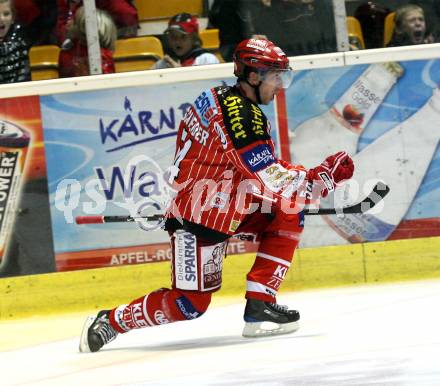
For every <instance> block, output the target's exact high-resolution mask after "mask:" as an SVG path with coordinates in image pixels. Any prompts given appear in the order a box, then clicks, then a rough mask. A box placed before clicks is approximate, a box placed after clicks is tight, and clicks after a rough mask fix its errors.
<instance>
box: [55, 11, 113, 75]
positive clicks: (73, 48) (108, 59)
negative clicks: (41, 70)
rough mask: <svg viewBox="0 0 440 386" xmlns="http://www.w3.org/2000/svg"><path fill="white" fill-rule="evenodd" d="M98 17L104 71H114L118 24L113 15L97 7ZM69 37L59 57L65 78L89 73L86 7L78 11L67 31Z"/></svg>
mask: <svg viewBox="0 0 440 386" xmlns="http://www.w3.org/2000/svg"><path fill="white" fill-rule="evenodd" d="M96 18H97V22H98V36H99V45H100V47H101V64H102V73H103V74H110V73H114V72H115V66H114V62H113V51H114V47H115V41H116V26H115V23H114V22H113V20H112V18H111V16H110V15H109V14H108V13H107V12H105V11H102V10H100V9H97V10H96ZM67 37H68V40H67V41H68V42H69V44H65V45H64V46H63V48H62V50H61V52H60V57H59V68H60V76H61V77H64V78H65V77H72V76H85V75H89V63H88V51H87V39H86V20H85V12H84V7H81V8H79V9H78V10H77V11H76V13H75V17H74V19H73V23H72V25H71V26H70V27H69V29H68V31H67Z"/></svg>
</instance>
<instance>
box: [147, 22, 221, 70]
mask: <svg viewBox="0 0 440 386" xmlns="http://www.w3.org/2000/svg"><path fill="white" fill-rule="evenodd" d="M164 34H165V37H166V39H167V43H168V47H169V49H170V51H171V52H170V55H165V56H164V57H163V59H161V60H159V61H158V62H156V63H155V64H154V65H153V66H152V67H151V68H152V69H159V68H172V67H186V66H200V65H204V64H216V63H219V60H218V59H217V57H216V56H215V55H214V54H211V53H209V52H207V51H205V50H204V49H203V48H202V47H201V45H202V42H201V40H200V36H199V23H198V21H197V18H196V17H195V16H191V15H190V14H188V13H179V14H177V15H175V16H173V17H172V18H171V19H170V21H169V22H168V28H167V29H166V30H165V32H164Z"/></svg>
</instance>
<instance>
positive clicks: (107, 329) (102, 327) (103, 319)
mask: <svg viewBox="0 0 440 386" xmlns="http://www.w3.org/2000/svg"><path fill="white" fill-rule="evenodd" d="M109 314H110V311H106V310H104V311H99V312H98V315H96V316H95V315H90V316H89V317H87V319H86V321H85V323H84V326H83V330H82V332H81V339H80V342H79V351H80V352H96V351H99V350H100V349H101V348H102V347H103V346H104V345H105V344H107V343H109V342H111V341H112V340H114V339H116V336H117V335H118V333H117V331H115V329H114V328H113V327H112V326H111V325H110V321H109Z"/></svg>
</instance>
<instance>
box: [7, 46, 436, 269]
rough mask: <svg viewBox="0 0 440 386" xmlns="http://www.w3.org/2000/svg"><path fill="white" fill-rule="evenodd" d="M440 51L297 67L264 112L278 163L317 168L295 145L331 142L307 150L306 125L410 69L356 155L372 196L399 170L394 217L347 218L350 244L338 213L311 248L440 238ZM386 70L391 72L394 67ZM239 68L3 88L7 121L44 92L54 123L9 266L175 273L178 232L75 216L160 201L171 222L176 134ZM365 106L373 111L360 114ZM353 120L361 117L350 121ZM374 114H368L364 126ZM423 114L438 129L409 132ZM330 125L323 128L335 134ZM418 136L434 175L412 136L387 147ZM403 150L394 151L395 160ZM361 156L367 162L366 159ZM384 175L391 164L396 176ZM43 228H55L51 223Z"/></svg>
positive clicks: (308, 233)
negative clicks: (24, 100) (83, 221)
mask: <svg viewBox="0 0 440 386" xmlns="http://www.w3.org/2000/svg"><path fill="white" fill-rule="evenodd" d="M439 48H440V45H425V46H418V47H411V48H408V47H397V48H394V49H390V50H383V49H380V50H368V51H362V52H355V53H354V52H348V53H332V54H323V55H311V56H304V57H298V58H290V62H291V65H292V67H293V69H294V70H295V80H294V86H292V87H290V88H289V89H288V90H286V92H285V93H281V94H280V95H279V96H278V97H277V99H276V101H275V103H273V104H270V105H269V106H263V111H264V113H265V114H266V115H267V116H268V119H269V121H270V122H271V126H272V129H273V130H272V133H273V137H274V142H275V145H276V148H277V153H278V154H281V158H283V159H285V160H287V161H290V160H292V161H293V162H295V163H300V164H304V165H306V166H307V162H303V161H307V160H306V159H299V160H298V161H299V162H296V161H295V159H294V158H295V153H297V152H296V151H295V148H294V146H295V144H299V145H298V146H299V147H301V148H303V149H306V150H305V151H306V153H307V152H309V150H310V149H312V148H317V147H318V146H317V145H319V143H316V142H313V141H309V140H306V141H300V140H299V136H300V132H301V127H303V128H304V124H305V123H307V122H310V120H313V119H315V118H319V117H321V116H322V114H324V113H326V111H333V110H334V108H333V107H334V106H335V105H336V104H337V103H336V102H337V101H338V100H340V98H341V95H345V94H346V92H348V91H347V90H351V89H352V88H353V87H355V85H357V84H358V82H360V81H359V79H361V78H362V79H364V78H365V76H364V75H363V74H364V72H365V71H366V70H368V69H369V68H370V67H382V65H383V64H385V65H387V63H388V62H387V61H389V60H393V61H399V63H400V65H401V66H402V68H403V74H404V75H403V76H402V75H401V74H400V77H399V79H398V80H397V79H396V82H394V83H393V82H392V83H390V88H389V89H388V91H387V92H385V93H384V94H385V97H384V99H383V100H380V101H379V102H377V103H376V104H377V109H373V110H374V111H373V110H372V111H371V114H370V115H371V116H374V118H371V116H370V120H369V121H370V123H369V124H368V123H367V122H366V121H365V125H364V126H365V133H364V134H363V135H362V136H361V137H360V138H358V139H356V140H355V141H354V142H353V141H351V140H350V143H351V142H353V143H351V144H352V145H353V147H355V148H356V149H355V150H353V151H354V152H355V154H354V157H355V165H356V170H357V171H358V173H359V174H360V175H361V176H363V177H362V178H363V180H362V184H360V183H359V186H361V185H362V187H363V188H365V187H366V183H367V182H369V181H372V180H373V179H374V178H375V177H376V176H380V177H383V176H384V174H385V172H386V173H388V174H387V175H386V177H387V179H386V182H387V183H388V184H389V185H390V186H391V193H390V194H389V195H388V196H387V197H386V198H385V200H384V202H385V208H386V210H384V211H383V213H384V217H383V218H382V217H379V216H375V217H374V216H373V217H369V215H370V214H368V215H365V216H364V217H365V218H360V219H359V218H357V217H356V216H351V217H350V216H347V218H346V219H345V220H348V221H349V223H350V225H354V226H351V228H352V229H355V232H354V233H355V235H354V236H355V237H353V234H350V233H349V232H346V233H345V234H342V235H341V230H343V231H346V230H347V227H345V228H341V225H344V224H346V223H347V221H345V220H344V224H339V223H338V220H337V219H334V218H333V219H332V218H331V216H327V217H326V218H325V219H324V218H323V216H314V217H313V218H312V216H310V217H309V218H307V221H306V226H305V230H304V232H303V235H302V238H301V244H300V246H301V247H305V248H308V247H318V246H326V245H345V246H346V248H348V249H353V250H356V249H357V247H356V246H353V247H352V246H351V245H352V243H353V244H356V243H361V242H364V241H372V242H376V241H383V240H396V239H409V238H415V237H433V236H440V226H439V224H440V205H439V204H438V202H440V199H439V198H440V183H439V181H440V178H439V175H440V174H439V170H440V169H439V166H440V149H438V146H437V142H438V135H437V131H436V130H426V127H428V123H429V124H430V125H432V124H436V122H437V120H438V118H439V117H440V115H439V114H440V113H439V112H436V115H435V116H434V115H432V114H427V112H426V111H427V110H426V107H429V105H430V104H429V103H428V102H427V101H428V100H431V99H432V100H434V99H435V101H436V103H438V100H440V98H439V97H438V96H437V97H435V98H434V95H433V89H432V86H433V84H436V85H437V84H438V83H439V82H440V78H439V74H440V71H439V69H440V60H439V59H438V56H439V52H440V49H439ZM396 66H397V67H398V66H399V64H397V63H394V64H393V65H392V66H391V67H393V68H395V67H396ZM387 67H388V68H390V65H387ZM232 71H233V69H232V64H231V63H226V64H219V65H212V66H206V67H203V68H201V67H200V68H195V67H191V68H182V69H178V70H176V69H166V70H158V71H143V72H133V73H123V74H110V75H103V76H91V77H83V78H74V79H57V80H51V81H41V82H34V83H32V82H29V83H23V84H20V85H4V86H2V104H3V110H5V111H6V113H9V110H10V106H9V105H10V103H13V102H14V101H15V99H20V98H19V97H23V96H25V95H32V96H35V97H36V98H38V101H39V102H38V103H37V105H38V106H37V107H38V108H35V109H34V110H35V117H33V119H34V120H36V121H38V122H40V121H41V126H42V129H43V134H44V143H43V142H41V146H40V147H39V148H38V149H39V150H41V152H40V153H41V154H43V153H44V154H43V155H44V157H40V159H41V160H42V162H43V166H44V167H39V168H38V170H39V171H40V174H41V175H40V176H39V177H40V178H39V179H38V184H36V183H35V182H34V183H33V184H32V186H30V187H29V188H27V189H23V192H24V194H23V200H22V203H21V204H20V205H19V208H20V211H19V214H20V215H19V216H18V215H16V214H15V211H11V213H14V217H16V225H17V226H16V228H15V229H14V232H13V234H14V238H12V237H11V238H10V239H11V242H10V244H11V248H10V250H11V259H9V260H10V261H11V263H14V262H15V263H16V265H19V267H18V268H16V272H19V273H20V274H30V273H42V272H51V271H54V270H56V271H70V270H78V269H93V268H99V267H114V266H122V265H134V264H143V263H159V264H164V265H166V263H162V262H163V261H169V260H170V255H171V250H170V246H169V240H168V235H167V233H166V232H163V231H161V230H157V231H152V230H149V231H148V232H145V231H144V230H143V229H141V227H139V226H138V225H139V224H125V223H114V224H105V225H102V224H97V225H91V224H89V225H82V226H78V225H76V224H75V223H74V217H75V216H78V215H84V214H94V215H96V214H99V215H101V214H106V215H118V214H124V213H132V214H133V213H134V214H137V213H140V212H142V211H141V209H143V208H144V206H145V205H146V204H148V205H150V206H149V207H148V208H151V206H152V205H159V206H160V207H159V208H156V209H157V211H158V212H160V213H163V211H164V209H165V207H166V205H167V189H166V187H165V185H164V183H163V181H162V180H163V171H165V170H166V168H167V167H168V166H169V165H170V164H171V163H172V158H173V154H174V148H175V139H176V135H177V128H178V125H179V122H180V119H181V118H182V116H183V114H184V111H186V110H185V107H187V106H188V105H189V104H190V103H192V102H193V101H194V99H195V98H196V97H197V95H198V94H199V93H200V91H201V90H203V89H206V88H208V87H211V86H213V85H218V84H220V83H223V82H224V83H227V84H232V83H231V82H235V78H233V77H232V76H231V74H232ZM382 72H383V71H379V73H377V74H376V72H375V74H376V75H375V76H371V79H373V80H374V81H375V82H376V83H380V81H377V79H379V80H381V79H382V77H383V74H382V75H381V76H379V78H378V77H377V75H378V74H379V75H380V74H381V73H382ZM371 79H370V81H371ZM364 80H365V79H364ZM373 83H374V82H373ZM368 84H369V82H367V83H365V84H364V86H365V85H368ZM364 86H362V90H363V92H364V93H366V92H367V91H368V90H369V89H368V87H366V86H365V87H364ZM373 86H375V87H376V86H377V85H375V84H373ZM356 87H358V86H356ZM359 87H360V86H359ZM434 88H435V87H434ZM367 89H368V90H367ZM374 89H375V88H374V87H372V88H371V90H374ZM390 90H391V91H390ZM368 92H369V91H368ZM356 95H357V94H356ZM369 95H371V94H369ZM358 97H359V95H358ZM358 97H356V98H358ZM3 98H5V99H3ZM373 99H374V98H373ZM379 99H380V98H379ZM344 100H345V99H344ZM26 106H27V105H23V107H26ZM332 106H333V107H332ZM344 106H345V107H350V109H348V110H347V111H348V112H347V111H345V110H346V109H345V108H343V109H341V111H342V112H343V116H344V119H347V120H348V121H349V122H351V120H350V119H353V116H352V115H351V114H353V111H354V110H353V109H352V108H354V107H356V106H354V105H352V104H351V103H349V102H347V101H345V102H344ZM344 106H343V107H344ZM356 108H359V109H360V107H359V106H357V107H356ZM329 109H330V110H329ZM367 110H368V109H367ZM376 110H377V112H376ZM428 110H429V109H428ZM360 111H361V110H359V111H358V112H360ZM430 111H431V110H429V111H428V112H430ZM344 112H345V113H347V114H348V115H347V116H345V115H344V114H345V113H344ZM431 112H432V111H431ZM417 114H418V115H417ZM361 115H362V116H364V115H365V114H363V113H362V114H360V115H359V116H357V118H359V117H360V116H361ZM367 115H368V114H367ZM416 115H417V116H418V117H420V116H421V118H423V122H425V121H426V122H427V124H425V125H420V124H417V125H415V124H411V125H410V124H408V122H413V121H411V118H412V117H413V116H416ZM6 116H7V117H9V116H10V114H9V115H6ZM332 117H333V115H332ZM333 118H334V117H333ZM333 118H332V119H333ZM336 118H337V122H339V121H340V118H341V117H340V115H336ZM336 118H335V119H336ZM349 118H350V119H349ZM354 118H356V116H354ZM364 118H365V119H366V117H364ZM425 118H426V119H425ZM427 118H431V119H427ZM8 119H9V118H8ZM11 119H12V118H11ZM15 119H16V118H15V117H14V120H15ZM439 119H440V118H439ZM348 121H347V122H348ZM354 121H356V119H354ZM327 122H328V121H325V125H324V128H326V127H327V126H328V125H327ZM330 122H332V121H330ZM347 122H346V123H347ZM373 123H374V124H373ZM339 126H340V125H339ZM344 127H345V126H344ZM413 127H415V128H419V130H421V129H422V128H425V129H424V131H428V133H434V135H436V136H435V138H434V139H432V138H431V136H430V135H428V134H426V133H425V134H426V135H417V136H416V138H418V139H424V141H425V143H423V144H426V143H428V144H429V145H432V146H430V149H431V150H430V151H426V150H425V149H426V147H423V146H420V144H419V146H415V148H416V150H415V151H414V152H413V153H416V157H418V156H419V155H420V154H426V160H425V161H426V162H424V164H423V165H422V166H420V165H418V164H417V162H415V160H414V159H412V162H407V161H408V160H404V159H403V160H402V158H405V157H404V156H405V154H403V153H406V150H407V147H406V146H405V143H407V142H408V141H407V142H403V139H405V138H406V137H405V138H403V139H402V138H401V137H402V136H401V135H400V136H396V138H397V139H399V140H402V141H399V140H393V141H388V142H386V143H385V144H384V143H382V142H380V139H381V138H383V137H385V135H384V133H389V132H391V131H393V132H394V131H396V132H397V133H399V130H400V129H402V130H404V131H405V132H406V133H408V132H411V133H414V130H413ZM429 127H430V126H429ZM429 127H428V129H429ZM343 133H344V135H343V139H344V138H345V137H347V135H345V134H347V130H343ZM327 134H328V132H327ZM348 134H349V136H348V137H347V138H349V139H350V138H351V134H350V132H348ZM33 137H35V136H33ZM313 137H314V138H312V139H314V140H315V141H316V140H317V139H319V140H318V141H317V142H321V143H324V144H329V143H337V144H339V143H340V141H339V139H338V140H336V139H335V140H334V141H331V138H330V139H329V140H325V138H324V136H323V135H321V136H318V135H317V136H313ZM295 138H296V141H295V140H294V139H295ZM332 138H333V137H332ZM393 138H394V137H393ZM33 139H38V138H36V137H35V138H33ZM431 139H432V140H431ZM405 140H406V139H405ZM34 142H35V141H34ZM378 142H379V144H378ZM401 142H402V144H403V145H401V144H400V143H401ZM410 143H412V142H410ZM38 144H40V142H38ZM394 144H397V146H393V145H394ZM303 145H304V146H303ZM292 146H293V147H292ZM338 146H339V145H338ZM374 146H376V147H375V148H374V149H375V150H374V153H375V154H380V155H381V156H380V157H379V156H378V157H376V158H377V160H376V161H375V163H374V167H372V166H371V162H370V160H371V159H372V157H371V156H370V154H369V153H367V154H366V152H367V151H368V149H372V148H373V147H374ZM393 149H394V150H395V151H394V152H392V151H390V150H393ZM420 149H423V150H424V151H421V150H420ZM436 149H437V150H436ZM43 150H44V152H43ZM337 150H339V149H337ZM319 154H320V157H321V154H331V152H327V151H326V150H325V149H324V150H322V151H321V150H320V151H319ZM362 154H366V155H365V156H363V157H362ZM402 154H403V157H401V155H402ZM352 155H353V154H352ZM367 155H368V156H367ZM413 158H414V157H413ZM320 159H321V158H320ZM393 160H394V161H395V160H399V161H398V162H397V163H398V165H394V164H392V162H391V161H393ZM410 161H411V160H410ZM314 165H315V164H313V166H314ZM383 165H387V166H388V167H387V168H386V169H385V170H384V168H383ZM392 165H394V166H393V167H392ZM29 166H30V165H28V167H29ZM46 166H47V173H45V170H46V168H45V167H46ZM131 167H132V168H133V169H131ZM43 170H44V173H42V171H43ZM132 170H133V171H134V172H133V173H131V171H132ZM414 171H420V172H418V173H417V179H416V178H414ZM46 174H47V175H46ZM393 176H400V177H398V178H392V177H393ZM364 180H368V181H364ZM416 180H417V181H416ZM67 181H68V182H67ZM353 181H359V180H355V179H353ZM89 183H92V184H89ZM46 187H47V189H46ZM409 187H412V190H411V194H409V193H408V192H409V190H410V189H409ZM25 188H26V186H25ZM360 190H362V192H361V194H360V195H359V197H357V198H355V199H354V201H357V200H358V199H361V198H363V197H361V196H362V195H364V193H365V194H367V193H368V190H366V189H360ZM35 191H36V192H37V193H38V197H39V200H40V201H43V202H44V203H45V205H46V207H44V208H43V207H42V205H40V201H38V208H36V209H44V213H41V212H42V211H41V210H40V211H37V210H34V208H32V207H30V205H29V203H28V202H29V201H30V202H32V203H34V205H35V206H37V205H36V204H35V203H36V202H37V201H36V200H35V197H34V196H33V194H34V192H35ZM404 192H406V193H407V194H406V195H405V194H404ZM92 193H93V194H92ZM103 193H105V194H103ZM393 195H396V196H397V198H398V199H395V197H393ZM96 197H98V198H96ZM150 200H151V201H150ZM395 203H397V204H398V205H394V204H395ZM334 205H335V204H333V206H334ZM29 208H30V209H31V210H28V209H29ZM148 208H147V209H148ZM17 213H18V212H17ZM142 213H143V212H142ZM147 213H148V212H147ZM329 221H330V222H329ZM40 223H44V225H45V226H44V227H42V226H41V224H40ZM35 224H38V225H35ZM358 229H359V230H358ZM349 230H350V229H349ZM36 231H40V233H41V232H42V231H45V234H44V235H40V233H39V234H38V235H37V237H35V235H36V233H35V232H36ZM9 233H11V232H9ZM359 236H362V237H359ZM43 246H44V248H42V247H43ZM229 247H230V249H232V250H229V251H228V252H229V254H235V253H237V254H238V253H250V252H254V251H255V249H252V248H249V245H245V242H243V241H241V240H240V241H234V240H231V243H230V244H229ZM27 251H32V253H27ZM54 260H55V261H54ZM43 262H44V263H45V264H43ZM12 265H13V264H12ZM1 269H2V268H1V267H0V276H1V274H2V272H1ZM13 273H15V272H13Z"/></svg>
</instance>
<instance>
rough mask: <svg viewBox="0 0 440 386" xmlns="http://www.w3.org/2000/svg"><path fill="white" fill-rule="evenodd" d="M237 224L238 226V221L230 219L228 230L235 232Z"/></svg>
mask: <svg viewBox="0 0 440 386" xmlns="http://www.w3.org/2000/svg"><path fill="white" fill-rule="evenodd" d="M239 226H240V222H239V221H237V220H232V221H231V223H230V224H229V231H230V232H235V231H236V230H237V228H238V227H239Z"/></svg>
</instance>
